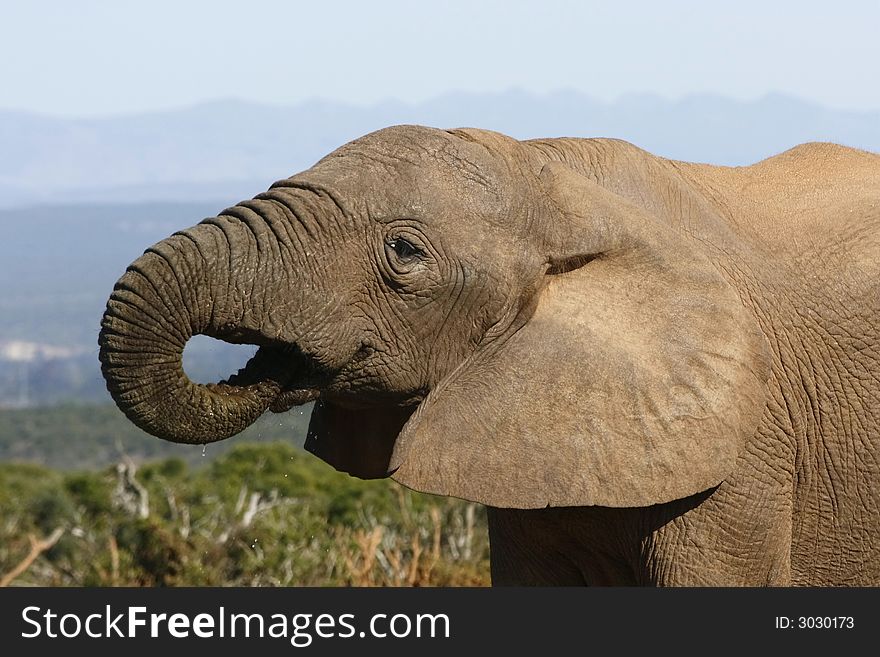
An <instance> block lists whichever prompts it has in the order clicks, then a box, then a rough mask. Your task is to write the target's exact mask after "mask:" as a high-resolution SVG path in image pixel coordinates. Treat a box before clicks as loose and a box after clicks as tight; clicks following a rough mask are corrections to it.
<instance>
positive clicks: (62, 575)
mask: <svg viewBox="0 0 880 657" xmlns="http://www.w3.org/2000/svg"><path fill="white" fill-rule="evenodd" d="M117 416H118V417H117ZM307 417H308V415H307V414H306V415H304V416H302V417H300V416H299V415H298V414H287V415H285V416H267V417H265V418H263V420H262V421H261V422H260V423H258V425H256V426H255V427H253V428H252V429H251V430H249V431H250V432H251V438H252V439H254V438H256V439H257V440H258V441H259V442H243V441H242V440H240V439H238V438H236V439H233V440H231V441H227V443H228V445H227V443H221V444H217V445H210V446H208V451H207V456H206V457H202V456H201V451H202V450H201V448H200V447H184V446H179V445H171V444H168V443H164V442H162V441H160V440H157V439H155V438H151V437H149V436H146V435H145V434H142V433H141V432H139V431H138V430H136V429H134V428H133V427H132V426H131V425H130V423H128V422H127V420H125V419H124V418H122V416H121V415H120V414H119V413H118V411H116V410H115V408H110V407H107V408H103V407H101V408H95V407H92V408H88V407H66V408H65V407H62V408H54V409H40V410H38V411H34V410H31V411H4V412H2V413H0V422H2V425H0V456H2V459H3V460H5V461H9V460H10V459H11V458H12V457H15V458H16V460H18V461H19V462H16V463H10V462H6V463H0V519H2V522H0V583H2V581H3V578H4V576H5V577H6V579H9V576H10V575H11V574H13V575H15V576H14V578H12V579H11V582H10V583H11V584H12V585H18V586H33V585H59V586H184V585H191V586H201V585H214V586H226V585H243V586H300V585H315V586H324V585H327V586H331V585H333V586H335V585H355V586H368V585H391V586H396V585H411V586H412V585H414V586H429V585H448V586H457V585H486V584H488V551H489V549H488V538H487V533H486V522H485V511H484V509H483V508H482V507H480V506H479V505H475V504H469V503H466V502H462V501H460V500H452V499H446V498H439V497H433V496H427V495H421V494H417V493H413V492H412V491H409V490H406V489H404V488H403V487H401V486H399V485H397V484H395V483H394V482H392V481H389V480H381V481H361V480H358V479H354V478H352V477H349V476H348V475H345V474H341V473H337V472H335V471H334V470H332V469H331V468H330V467H329V466H327V465H326V464H324V463H322V462H320V461H319V460H318V459H315V458H314V457H312V456H310V455H308V454H306V453H305V452H303V451H302V450H301V449H300V448H298V447H297V446H296V445H295V444H293V443H294V442H295V440H294V439H295V438H296V439H301V436H302V434H303V432H304V423H305V421H306V418H307ZM282 421H283V422H284V424H283V425H281V426H279V422H282ZM279 436H283V437H284V438H285V440H286V442H281V441H279V440H278V438H279ZM169 450H170V451H169ZM175 453H176V454H177V455H176V456H169V454H175ZM159 456H164V457H165V458H161V460H156V459H157V457H159ZM21 459H29V460H31V461H33V462H32V463H23V462H20V461H21ZM148 459H149V460H148ZM39 461H42V462H44V463H50V464H52V465H53V466H55V467H51V466H46V465H38V464H37V462H39ZM59 534H60V537H59ZM47 538H50V539H57V540H55V541H54V542H53V540H48V541H46V542H45V544H41V541H44V540H45V539H47ZM50 543H51V545H49V544H50Z"/></svg>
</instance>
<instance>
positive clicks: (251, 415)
mask: <svg viewBox="0 0 880 657" xmlns="http://www.w3.org/2000/svg"><path fill="white" fill-rule="evenodd" d="M253 243H254V231H253V227H252V226H251V225H249V224H248V222H247V221H242V220H240V219H237V218H233V217H228V216H221V217H219V218H217V219H212V220H208V221H206V222H203V223H202V224H199V225H197V226H195V227H193V228H191V229H188V230H186V231H183V232H181V233H177V234H175V235H173V236H172V237H169V238H168V239H166V240H163V241H162V242H159V243H158V244H156V245H155V246H153V247H151V248H150V249H148V250H147V252H145V253H144V255H143V256H141V257H140V258H138V259H137V260H136V261H135V262H134V263H132V264H131V265H130V266H129V268H128V270H127V271H126V273H125V274H124V275H123V276H122V278H121V279H120V280H119V281H118V283H117V284H116V287H115V288H114V290H113V294H112V295H111V297H110V300H109V301H108V303H107V309H106V311H105V313H104V317H103V321H102V323H101V333H100V337H99V345H100V360H101V369H102V372H103V374H104V378H105V379H106V381H107V388H108V390H109V391H110V394H111V395H112V397H113V399H114V401H115V402H116V404H117V405H118V406H119V407H120V409H122V411H123V412H124V413H125V414H126V415H127V416H128V417H129V419H131V420H132V421H133V422H134V423H135V424H136V425H138V426H139V427H140V428H142V429H144V430H145V431H147V432H149V433H151V434H153V435H155V436H158V437H160V438H164V439H166V440H171V441H174V442H180V443H197V444H198V443H208V442H213V441H217V440H223V439H225V438H228V437H229V436H232V435H234V434H236V433H238V432H239V431H241V430H243V429H244V428H246V427H247V426H249V425H250V424H251V423H253V422H254V421H255V420H256V419H257V418H258V417H259V416H260V415H261V414H262V413H263V412H264V411H265V410H266V409H267V408H268V407H269V406H270V404H271V403H272V402H273V400H275V398H276V397H277V396H278V395H279V393H280V391H281V389H282V388H283V385H284V376H285V375H284V374H282V373H281V372H280V371H277V366H276V365H274V362H275V360H276V359H273V358H272V357H271V353H270V354H269V355H267V354H266V353H261V352H264V350H263V349H261V350H260V352H258V353H257V355H256V356H254V358H253V359H251V362H249V363H248V365H247V366H246V367H245V368H244V369H243V370H241V371H240V372H239V373H238V374H237V375H236V376H233V377H231V378H230V379H229V380H228V381H226V382H222V383H218V384H207V385H201V384H196V383H193V382H192V381H190V379H189V378H188V377H187V375H186V374H185V372H184V371H183V361H182V358H183V349H184V346H185V345H186V343H187V341H188V340H189V339H190V338H191V337H192V336H194V335H197V334H203V335H209V336H212V337H216V338H220V339H223V340H226V341H228V342H239V343H240V342H251V343H255V344H263V343H266V342H267V340H266V339H265V338H264V337H263V336H261V335H260V333H259V328H260V326H261V325H262V321H261V318H259V317H253V316H249V312H250V311H249V310H248V308H250V307H252V305H251V304H248V303H246V297H247V296H249V295H252V294H253V293H254V291H253V287H252V285H253V281H254V280H255V279H256V278H257V276H258V274H257V270H258V263H257V262H255V259H256V257H257V256H256V249H254V248H253V246H252V245H253ZM270 351H271V350H270ZM273 367H275V370H274V371H273Z"/></svg>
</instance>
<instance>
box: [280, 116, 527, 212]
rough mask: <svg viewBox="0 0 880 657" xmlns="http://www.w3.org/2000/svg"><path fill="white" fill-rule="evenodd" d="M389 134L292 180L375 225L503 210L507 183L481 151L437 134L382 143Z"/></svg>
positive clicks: (345, 151)
mask: <svg viewBox="0 0 880 657" xmlns="http://www.w3.org/2000/svg"><path fill="white" fill-rule="evenodd" d="M392 130H393V129H388V130H387V131H380V132H379V133H373V134H372V135H368V136H367V137H364V138H361V139H359V140H356V141H354V142H351V143H349V144H346V145H345V146H343V147H341V148H339V149H338V150H336V151H334V152H333V153H331V154H330V155H328V156H327V157H325V158H324V159H323V160H321V161H320V162H318V163H317V164H316V165H315V166H314V167H312V168H311V169H309V170H307V171H304V172H303V173H301V174H299V175H297V176H295V178H296V179H297V180H301V181H304V182H309V183H311V184H315V185H320V186H321V187H324V188H326V189H328V190H330V191H332V192H335V193H336V194H337V195H339V197H340V198H341V199H344V200H345V201H347V202H348V204H349V206H350V207H353V208H355V207H357V206H358V205H361V206H362V208H361V209H367V210H369V214H370V215H371V216H373V217H374V218H376V219H379V220H383V219H387V220H393V219H396V218H400V217H401V216H408V217H411V218H422V219H425V220H430V219H431V218H437V217H438V216H443V215H446V214H452V215H455V216H458V215H460V214H461V213H479V214H485V215H488V216H491V215H494V214H498V213H499V212H502V211H503V210H505V207H504V205H505V204H504V201H505V199H506V198H507V197H508V196H509V194H506V193H505V189H509V188H510V187H511V185H510V182H509V181H508V180H507V176H506V175H505V173H506V172H505V171H504V170H503V168H502V167H501V166H499V164H500V163H499V162H497V161H495V160H494V158H492V157H491V156H490V155H489V154H488V153H487V152H485V151H484V150H482V149H480V147H478V146H476V145H474V144H469V143H467V142H464V141H462V140H460V139H458V138H456V137H454V136H452V135H449V134H448V133H445V132H442V131H439V130H436V131H432V133H431V134H430V136H431V138H430V139H415V138H412V137H409V138H402V137H401V136H400V135H396V134H392V136H393V137H394V138H393V139H385V138H382V137H383V133H385V132H389V131H392ZM425 130H426V129H425ZM435 133H440V134H442V135H443V136H442V138H441V137H438V136H437V135H436V134H435ZM415 134H416V136H417V137H418V136H421V135H423V133H420V132H416V133H415Z"/></svg>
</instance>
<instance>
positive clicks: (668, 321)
mask: <svg viewBox="0 0 880 657" xmlns="http://www.w3.org/2000/svg"><path fill="white" fill-rule="evenodd" d="M195 334H206V335H210V336H213V337H216V338H219V339H222V340H226V341H229V342H235V343H251V344H255V345H259V350H258V351H257V353H256V355H255V356H254V357H253V358H252V359H251V361H250V362H249V363H248V364H247V365H246V366H245V367H244V368H243V369H242V370H240V371H239V372H238V373H237V374H236V375H234V376H232V377H230V378H229V379H228V380H227V381H225V382H222V383H218V384H213V385H196V384H194V383H192V382H191V381H189V380H188V379H187V377H186V375H185V374H184V372H183V369H182V366H181V355H182V352H183V348H184V345H185V344H186V342H187V340H188V339H189V338H190V337H191V336H193V335H195ZM100 347H101V351H100V357H101V362H102V370H103V373H104V376H105V378H106V379H107V382H108V388H109V390H110V392H111V394H112V396H113V398H114V399H115V401H116V403H117V404H118V405H119V406H120V407H121V408H122V410H123V411H124V412H125V413H126V414H127V415H128V417H129V418H130V419H131V420H132V421H133V422H135V423H136V424H137V425H138V426H140V427H142V428H143V429H145V430H146V431H148V432H151V433H153V434H155V435H157V436H159V437H161V438H165V439H168V440H173V441H177V442H187V443H205V442H210V441H214V440H221V439H224V438H227V437H229V436H231V435H233V434H235V433H237V432H239V431H241V430H242V429H244V428H245V427H247V426H248V425H249V424H250V423H252V422H253V421H254V420H256V418H257V417H258V416H259V415H260V414H262V413H263V412H264V411H266V410H267V409H269V410H272V411H275V412H281V411H285V410H287V409H289V408H290V407H291V406H293V405H297V404H303V403H305V402H307V401H312V400H314V401H315V406H314V409H313V411H312V418H311V424H310V427H309V435H308V438H307V442H306V448H307V449H309V450H310V451H312V452H313V453H315V454H317V455H318V456H320V457H321V458H323V459H324V460H326V461H328V462H329V463H330V464H332V465H333V466H335V467H336V468H338V469H341V470H344V471H347V472H349V473H351V474H354V475H356V476H360V477H365V478H368V477H384V476H388V475H391V476H393V477H394V478H395V479H397V480H398V481H400V482H402V483H403V484H405V485H407V486H410V487H412V488H415V489H418V490H422V491H427V492H432V493H439V494H445V495H453V496H457V497H463V498H466V499H470V500H475V501H479V502H483V503H486V504H490V505H494V506H501V507H518V508H535V507H544V506H548V505H551V506H582V505H605V506H644V505H649V504H656V503H661V502H665V501H668V500H672V499H676V498H680V497H684V496H686V495H690V494H693V493H696V492H698V491H702V490H706V489H707V488H710V487H712V486H714V485H717V484H718V483H719V482H720V481H721V480H722V479H723V478H724V477H725V476H727V474H728V473H729V472H730V471H731V470H732V469H733V464H734V460H735V459H736V457H737V454H738V453H739V451H740V449H741V448H742V446H743V444H744V443H745V441H746V440H748V438H749V437H750V436H751V435H752V434H753V432H754V431H755V428H756V426H757V423H758V420H759V418H760V414H761V413H762V411H763V408H764V395H765V379H766V377H767V359H766V357H765V353H764V338H763V335H762V334H761V332H760V330H759V329H758V326H757V324H756V322H755V319H754V317H753V316H752V315H751V313H750V312H749V311H748V310H747V309H746V308H745V307H744V306H743V304H742V302H741V300H740V297H739V295H738V294H737V292H736V291H735V289H734V288H733V287H732V286H731V285H730V283H729V282H728V280H727V279H726V278H725V276H724V275H722V273H721V272H720V271H719V269H718V268H717V267H716V266H715V265H714V264H713V262H712V261H711V260H710V258H709V257H708V255H707V253H705V252H704V251H703V249H702V248H701V246H700V245H699V244H698V242H696V241H694V240H689V239H686V238H685V237H684V235H683V234H682V232H681V230H680V229H678V228H675V227H673V226H671V225H669V222H667V221H665V220H663V219H662V218H660V217H656V216H652V215H651V214H649V213H647V212H646V211H645V210H643V209H640V208H639V207H636V206H635V205H633V204H632V203H630V202H628V201H627V200H625V199H624V198H623V197H621V196H619V195H617V194H615V193H613V192H611V191H609V190H607V189H605V188H604V187H602V186H600V185H599V184H597V183H595V182H593V181H592V180H590V179H588V178H587V177H584V176H583V175H581V174H579V173H576V172H575V171H574V170H572V169H570V168H568V167H567V166H566V165H565V164H562V163H559V162H548V161H547V160H546V158H544V159H543V160H542V159H540V158H538V157H537V154H536V152H534V150H533V149H529V148H528V146H527V144H525V143H521V142H517V141H515V140H513V139H510V138H507V137H504V136H503V135H499V134H497V133H491V132H485V131H477V130H455V131H441V130H436V129H430V128H422V127H415V126H401V127H394V128H388V129H385V130H381V131H379V132H376V133H373V134H370V135H367V136H365V137H363V138H361V139H358V140H356V141H354V142H351V143H350V144H347V145H345V146H343V147H342V148H340V149H339V150H337V151H335V152H334V153H332V154H330V155H328V156H327V157H325V158H324V159H322V160H321V161H320V162H318V163H317V164H316V165H315V166H314V167H312V168H311V169H309V170H307V171H305V172H303V173H300V174H298V175H296V176H293V177H291V178H289V179H286V180H283V181H280V182H278V183H276V184H275V185H273V186H272V188H271V189H270V190H269V191H268V192H266V193H263V194H260V195H259V196H257V197H256V198H255V199H253V200H250V201H246V202H243V203H240V204H239V205H236V206H235V207H232V208H230V209H227V210H225V211H224V212H223V213H221V214H220V215H219V216H218V217H216V218H212V219H207V220H205V221H203V222H202V223H200V224H198V225H197V226H195V227H193V228H190V229H187V230H184V231H182V232H180V233H177V234H175V235H173V236H172V237H169V238H168V239H166V240H164V241H162V242H160V243H158V244H156V245H155V246H153V247H151V248H150V249H148V250H147V252H146V253H145V254H144V255H143V256H142V257H141V258H139V259H138V260H136V261H135V262H134V263H133V264H132V265H131V266H130V267H129V269H128V271H127V272H126V273H125V275H124V276H123V277H122V278H121V279H120V281H119V282H118V283H117V285H116V288H115V289H114V292H113V294H112V296H111V298H110V301H109V303H108V305H107V310H106V313H105V315H104V319H103V324H102V331H101V335H100Z"/></svg>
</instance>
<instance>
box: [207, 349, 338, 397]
mask: <svg viewBox="0 0 880 657" xmlns="http://www.w3.org/2000/svg"><path fill="white" fill-rule="evenodd" d="M323 379H326V374H325V373H324V372H322V371H321V368H320V367H318V366H317V365H316V363H315V362H314V360H313V359H312V358H310V357H308V356H307V355H306V354H304V353H303V352H302V351H301V350H300V349H299V347H298V346H297V345H288V344H270V345H264V346H261V347H260V348H259V349H258V350H257V353H256V354H254V356H253V357H252V358H251V359H250V360H249V361H248V362H247V364H246V365H245V366H244V367H243V368H241V369H240V370H238V372H236V373H235V374H233V375H232V376H230V377H229V378H228V379H225V380H223V381H220V382H219V383H218V384H217V387H218V388H227V389H228V388H232V389H240V388H251V387H258V388H260V389H261V390H263V391H265V393H266V394H267V397H268V400H267V401H268V406H267V407H268V410H270V411H272V412H273V413H284V412H286V411H288V410H290V409H291V408H293V407H294V406H301V405H303V404H307V403H308V402H311V401H314V400H316V399H317V398H318V397H319V396H320V385H321V381H322V380H323Z"/></svg>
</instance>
